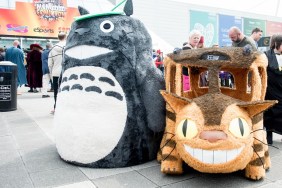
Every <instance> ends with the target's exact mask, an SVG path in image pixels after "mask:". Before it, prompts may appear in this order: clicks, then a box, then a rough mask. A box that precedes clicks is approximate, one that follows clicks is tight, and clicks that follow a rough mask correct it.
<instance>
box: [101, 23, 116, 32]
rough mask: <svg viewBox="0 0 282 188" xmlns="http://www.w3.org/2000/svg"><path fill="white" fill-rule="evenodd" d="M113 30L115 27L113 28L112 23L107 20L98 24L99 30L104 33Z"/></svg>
mask: <svg viewBox="0 0 282 188" xmlns="http://www.w3.org/2000/svg"><path fill="white" fill-rule="evenodd" d="M114 28H115V26H114V24H113V22H111V21H109V20H105V21H103V22H102V23H101V24H100V29H101V31H103V32H104V33H109V32H111V31H112V30H114Z"/></svg>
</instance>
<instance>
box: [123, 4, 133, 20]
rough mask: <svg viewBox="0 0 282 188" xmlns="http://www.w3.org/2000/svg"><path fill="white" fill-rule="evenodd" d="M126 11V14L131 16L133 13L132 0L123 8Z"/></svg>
mask: <svg viewBox="0 0 282 188" xmlns="http://www.w3.org/2000/svg"><path fill="white" fill-rule="evenodd" d="M123 11H124V13H125V14H126V16H130V15H132V14H133V4H132V0H127V1H126V3H125V5H124V8H123Z"/></svg>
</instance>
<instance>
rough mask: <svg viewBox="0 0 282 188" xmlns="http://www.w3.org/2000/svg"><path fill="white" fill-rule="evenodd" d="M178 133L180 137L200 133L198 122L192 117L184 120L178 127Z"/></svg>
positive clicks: (191, 136)
mask: <svg viewBox="0 0 282 188" xmlns="http://www.w3.org/2000/svg"><path fill="white" fill-rule="evenodd" d="M177 134H178V135H180V138H188V139H192V138H194V137H195V136H196V135H197V134H198V129H197V126H196V123H195V122H194V121H192V120H190V119H184V120H182V121H181V122H180V124H179V125H178V127H177Z"/></svg>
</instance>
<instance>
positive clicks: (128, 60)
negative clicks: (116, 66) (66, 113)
mask: <svg viewBox="0 0 282 188" xmlns="http://www.w3.org/2000/svg"><path fill="white" fill-rule="evenodd" d="M119 52H120V53H121V54H122V55H123V56H124V57H125V58H126V59H127V61H128V62H129V63H130V65H131V66H132V67H133V65H132V63H131V61H130V59H129V58H128V57H127V56H126V55H124V53H122V51H121V50H119Z"/></svg>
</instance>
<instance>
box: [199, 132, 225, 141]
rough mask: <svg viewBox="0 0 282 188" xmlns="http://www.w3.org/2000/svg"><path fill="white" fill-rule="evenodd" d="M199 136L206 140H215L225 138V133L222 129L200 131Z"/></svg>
mask: <svg viewBox="0 0 282 188" xmlns="http://www.w3.org/2000/svg"><path fill="white" fill-rule="evenodd" d="M200 138H201V139H203V140H208V141H209V142H216V141H218V140H225V139H227V135H226V134H225V132H223V131H202V132H201V133H200Z"/></svg>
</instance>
